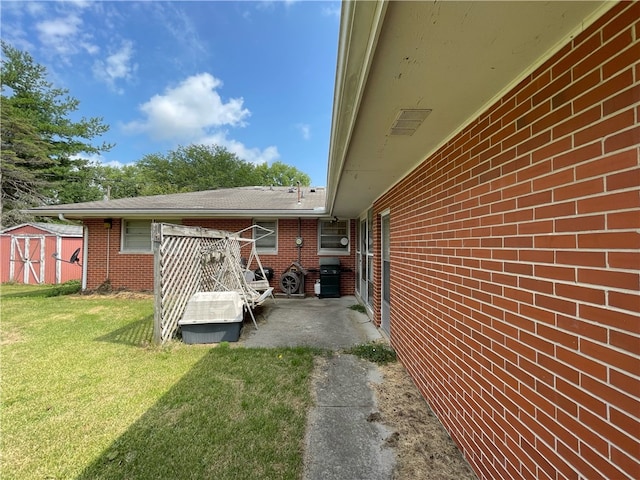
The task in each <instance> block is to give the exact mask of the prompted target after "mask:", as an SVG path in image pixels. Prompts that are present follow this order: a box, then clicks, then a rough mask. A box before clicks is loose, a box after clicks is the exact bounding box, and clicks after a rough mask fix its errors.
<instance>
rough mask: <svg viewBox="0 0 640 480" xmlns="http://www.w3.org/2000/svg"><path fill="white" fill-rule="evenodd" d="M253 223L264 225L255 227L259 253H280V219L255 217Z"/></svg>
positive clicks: (254, 236) (254, 232) (254, 234)
mask: <svg viewBox="0 0 640 480" xmlns="http://www.w3.org/2000/svg"><path fill="white" fill-rule="evenodd" d="M253 224H254V225H258V226H260V227H262V228H254V229H253V239H254V240H255V241H256V251H257V252H258V253H278V220H272V219H254V220H253ZM265 229H266V230H265ZM267 230H270V231H271V232H272V233H269V232H268V231H267Z"/></svg>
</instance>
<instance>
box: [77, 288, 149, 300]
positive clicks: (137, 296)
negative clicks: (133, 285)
mask: <svg viewBox="0 0 640 480" xmlns="http://www.w3.org/2000/svg"><path fill="white" fill-rule="evenodd" d="M75 298H87V299H96V298H122V299H126V300H145V299H153V293H148V292H130V291H128V290H122V291H118V292H109V293H97V292H87V293H82V294H80V295H78V296H76V297H75Z"/></svg>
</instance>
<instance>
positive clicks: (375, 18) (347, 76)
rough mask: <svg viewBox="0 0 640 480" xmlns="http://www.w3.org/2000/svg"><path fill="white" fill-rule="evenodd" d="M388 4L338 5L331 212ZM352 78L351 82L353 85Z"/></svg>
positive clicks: (329, 188) (329, 187)
mask: <svg viewBox="0 0 640 480" xmlns="http://www.w3.org/2000/svg"><path fill="white" fill-rule="evenodd" d="M387 5H388V0H384V1H379V2H362V1H355V0H354V1H345V2H343V3H342V13H341V17H340V18H341V22H340V37H339V43H338V62H337V67H336V81H335V82H336V85H335V90H334V97H333V114H332V125H331V138H330V141H329V162H328V163H329V164H328V167H327V199H326V205H327V210H328V211H329V213H331V212H332V211H333V207H334V204H335V199H336V195H337V192H338V186H339V184H340V177H341V176H342V170H343V169H344V163H345V159H346V155H347V152H348V150H349V148H348V146H349V143H350V141H351V135H352V133H353V129H354V126H355V122H356V118H357V116H358V111H359V109H360V102H361V100H362V96H363V94H364V89H365V86H366V83H367V78H368V76H369V71H370V68H371V63H372V61H373V56H374V53H375V50H376V47H377V43H378V38H379V36H380V32H381V30H382V24H383V22H384V17H385V13H386V11H387ZM354 77H355V81H353V79H354Z"/></svg>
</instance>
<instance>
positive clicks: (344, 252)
mask: <svg viewBox="0 0 640 480" xmlns="http://www.w3.org/2000/svg"><path fill="white" fill-rule="evenodd" d="M340 221H342V222H347V225H346V227H347V238H348V240H349V243H348V244H347V248H346V249H344V248H342V249H332V248H322V242H321V240H322V225H323V223H330V222H331V220H330V219H327V218H319V219H318V228H317V232H316V233H317V242H318V255H332V256H348V255H351V244H352V243H353V239H352V238H351V219H348V220H340Z"/></svg>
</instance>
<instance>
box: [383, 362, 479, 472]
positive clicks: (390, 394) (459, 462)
mask: <svg viewBox="0 0 640 480" xmlns="http://www.w3.org/2000/svg"><path fill="white" fill-rule="evenodd" d="M379 369H380V372H381V373H382V375H383V377H384V379H383V381H382V382H380V383H373V384H372V388H373V390H374V392H375V394H376V397H377V400H378V409H379V410H380V414H379V417H378V416H376V418H375V419H371V421H380V422H382V423H383V424H384V425H385V426H387V427H388V428H389V429H391V430H393V434H392V435H391V436H390V437H389V439H388V441H387V446H389V447H391V448H395V449H396V455H397V465H396V470H395V472H394V475H393V479H394V480H414V479H416V478H420V479H423V480H431V479H433V480H435V479H438V480H447V479H450V480H474V479H476V478H477V477H476V476H475V474H474V473H473V471H472V470H471V468H470V467H469V465H468V463H467V461H466V460H465V459H464V457H463V456H462V453H460V450H458V448H457V446H456V445H455V443H454V442H453V440H451V437H449V434H447V432H446V431H445V429H444V428H443V427H442V424H441V423H440V421H439V420H438V419H437V418H436V416H435V415H434V414H433V412H432V411H431V408H429V405H428V404H427V402H425V400H424V399H423V398H422V396H421V395H420V393H419V392H418V389H417V388H416V386H415V385H414V384H413V382H412V381H411V378H410V377H409V374H408V373H407V372H406V370H405V369H404V367H403V366H402V364H400V363H399V362H394V363H390V364H387V365H381V366H379Z"/></svg>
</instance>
